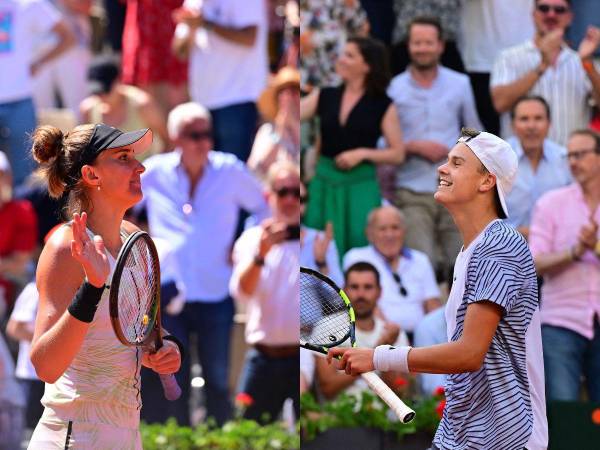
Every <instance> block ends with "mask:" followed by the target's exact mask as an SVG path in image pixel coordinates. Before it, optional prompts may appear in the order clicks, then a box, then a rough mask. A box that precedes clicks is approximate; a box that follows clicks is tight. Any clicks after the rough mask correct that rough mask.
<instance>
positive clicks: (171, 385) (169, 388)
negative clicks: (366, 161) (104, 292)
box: [159, 374, 181, 401]
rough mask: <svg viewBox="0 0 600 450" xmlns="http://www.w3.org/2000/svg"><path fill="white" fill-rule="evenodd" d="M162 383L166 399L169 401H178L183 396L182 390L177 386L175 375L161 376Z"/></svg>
mask: <svg viewBox="0 0 600 450" xmlns="http://www.w3.org/2000/svg"><path fill="white" fill-rule="evenodd" d="M159 378H160V382H161V383H162V387H163V391H164V393H165V398H166V399H167V400H169V401H174V400H177V399H178V398H179V397H180V396H181V388H180V387H179V384H177V380H176V379H175V375H173V374H171V375H164V374H162V375H159Z"/></svg>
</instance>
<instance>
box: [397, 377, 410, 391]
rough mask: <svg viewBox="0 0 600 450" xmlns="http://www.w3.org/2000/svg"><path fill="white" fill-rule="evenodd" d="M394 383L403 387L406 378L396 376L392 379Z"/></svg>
mask: <svg viewBox="0 0 600 450" xmlns="http://www.w3.org/2000/svg"><path fill="white" fill-rule="evenodd" d="M394 385H395V386H396V387H399V388H403V387H404V386H407V385H408V380H407V379H406V378H402V377H397V378H395V379H394Z"/></svg>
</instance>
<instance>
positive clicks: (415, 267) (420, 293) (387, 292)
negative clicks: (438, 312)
mask: <svg viewBox="0 0 600 450" xmlns="http://www.w3.org/2000/svg"><path fill="white" fill-rule="evenodd" d="M359 261H365V262H368V263H371V264H373V265H374V266H375V268H376V269H377V271H378V272H379V277H380V282H381V298H380V299H379V307H380V308H381V310H382V311H383V314H384V315H385V317H386V319H387V320H390V321H391V322H394V323H397V324H398V325H399V326H400V328H401V329H402V330H405V331H411V332H412V331H414V330H415V328H416V326H417V324H418V323H419V321H420V320H421V319H422V318H423V316H425V308H424V305H423V304H424V302H425V300H427V299H430V298H439V297H440V290H439V288H438V285H437V283H436V281H435V274H434V272H433V268H432V267H431V263H430V262H429V258H428V257H427V255H426V254H425V253H423V252H420V251H418V250H414V249H408V248H405V249H404V250H403V254H402V256H401V258H400V263H399V265H398V270H397V274H398V275H400V279H401V281H402V285H403V286H404V288H405V289H406V296H403V295H401V294H400V286H399V285H398V283H397V282H396V280H394V277H393V275H392V269H391V268H390V266H389V265H388V264H387V263H386V261H385V260H384V258H383V257H382V256H381V254H380V253H378V252H377V251H376V250H375V248H374V247H373V246H372V245H369V246H367V247H360V248H353V249H351V250H349V251H348V252H347V253H346V255H345V256H344V264H343V266H344V270H347V269H348V267H350V266H351V265H352V264H354V263H356V262H359Z"/></svg>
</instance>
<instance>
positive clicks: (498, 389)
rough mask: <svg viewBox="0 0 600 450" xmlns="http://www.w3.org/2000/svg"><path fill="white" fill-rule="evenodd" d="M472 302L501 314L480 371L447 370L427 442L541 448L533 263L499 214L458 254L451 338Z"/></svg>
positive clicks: (455, 449) (501, 449) (483, 449)
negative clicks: (440, 407)
mask: <svg viewBox="0 0 600 450" xmlns="http://www.w3.org/2000/svg"><path fill="white" fill-rule="evenodd" d="M478 301H489V302H493V303H496V304H498V305H500V306H501V307H502V308H503V310H504V313H503V316H502V318H501V320H500V322H499V324H498V328H497V329H496V333H495V335H494V337H493V338H492V342H491V344H490V348H489V350H488V352H487V354H486V356H485V360H484V362H483V364H482V366H481V367H480V368H479V370H477V371H475V372H467V373H460V374H452V375H449V376H448V379H447V382H446V407H445V409H444V414H443V417H442V421H441V422H440V426H439V428H438V430H437V433H436V435H435V439H434V444H435V445H436V446H437V447H438V448H440V449H443V450H448V449H452V450H459V449H460V450H463V449H477V450H516V449H522V448H524V447H527V449H529V450H541V449H545V448H546V446H547V423H546V417H545V397H544V374H543V371H544V366H543V360H542V346H541V330H540V321H539V310H538V297H537V282H536V276H535V268H534V265H533V259H532V257H531V253H530V252H529V248H528V247H527V243H526V241H525V239H524V238H523V237H522V236H521V235H520V234H519V233H518V232H517V231H516V230H515V229H514V228H512V227H510V226H509V225H507V224H506V223H504V222H502V221H501V220H499V219H498V220H495V221H492V222H491V223H490V224H489V225H488V226H487V227H486V228H485V229H484V230H483V231H482V232H481V234H480V235H479V236H478V237H477V238H476V239H475V241H473V242H472V243H471V244H470V245H469V247H467V248H466V249H464V250H463V251H461V253H460V254H459V255H458V257H457V260H456V264H455V268H454V283H453V286H452V291H451V292H450V297H449V299H448V303H447V306H446V321H447V324H448V339H449V340H450V341H457V340H458V339H460V337H461V335H462V333H463V326H464V319H465V315H466V312H467V307H468V306H469V305H470V304H472V303H475V302H478Z"/></svg>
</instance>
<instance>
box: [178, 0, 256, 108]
mask: <svg viewBox="0 0 600 450" xmlns="http://www.w3.org/2000/svg"><path fill="white" fill-rule="evenodd" d="M265 3H266V2H265V1H264V0H185V2H184V4H183V5H184V7H186V8H189V9H193V10H201V11H202V15H203V16H204V18H205V19H206V20H209V21H211V22H214V23H216V24H218V25H222V26H226V27H233V28H243V27H247V26H253V25H255V26H257V27H258V29H257V33H256V40H255V42H254V45H253V46H252V47H247V46H244V45H241V44H237V43H235V42H232V41H229V40H227V39H224V38H222V37H221V36H219V35H218V34H217V33H215V32H214V31H211V30H207V29H206V28H202V27H201V28H198V30H197V31H196V38H195V46H194V47H193V49H192V51H191V54H190V65H189V84H190V97H191V98H192V100H193V101H195V102H198V103H201V104H202V105H204V106H206V107H207V108H209V109H216V108H223V107H225V106H230V105H235V104H238V103H245V102H254V101H256V99H257V98H258V96H259V95H260V93H261V92H262V90H263V89H264V88H265V84H266V81H267V73H268V70H267V66H268V62H267V14H266V9H265ZM189 33H190V28H189V27H188V26H187V25H186V24H178V25H177V28H176V29H175V35H176V36H177V37H182V38H183V37H186V36H187V35H188V34H189Z"/></svg>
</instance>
